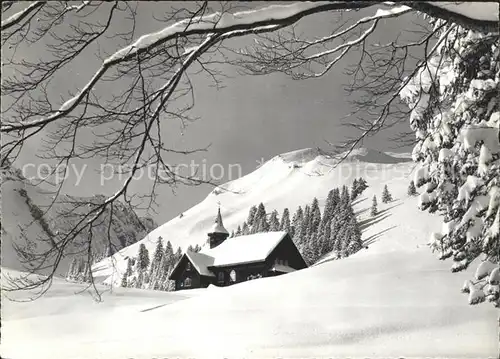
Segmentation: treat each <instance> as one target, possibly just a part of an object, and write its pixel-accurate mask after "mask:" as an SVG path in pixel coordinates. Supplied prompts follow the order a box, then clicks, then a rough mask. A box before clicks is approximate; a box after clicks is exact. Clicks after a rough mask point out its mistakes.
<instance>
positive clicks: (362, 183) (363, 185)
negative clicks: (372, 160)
mask: <svg viewBox="0 0 500 359" xmlns="http://www.w3.org/2000/svg"><path fill="white" fill-rule="evenodd" d="M367 188H368V183H366V180H365V179H364V178H363V177H359V178H358V186H357V192H358V196H359V195H360V194H362V193H363V192H364V191H365V189H367Z"/></svg>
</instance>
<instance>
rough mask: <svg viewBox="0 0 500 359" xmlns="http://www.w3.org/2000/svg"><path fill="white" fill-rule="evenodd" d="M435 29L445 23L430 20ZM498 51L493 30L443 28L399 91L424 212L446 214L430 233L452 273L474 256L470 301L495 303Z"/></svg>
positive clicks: (499, 191)
mask: <svg viewBox="0 0 500 359" xmlns="http://www.w3.org/2000/svg"><path fill="white" fill-rule="evenodd" d="M434 24H435V26H440V25H442V24H443V23H442V22H441V20H439V21H435V20H434ZM499 88H500V48H499V34H498V33H488V34H485V33H479V32H475V31H472V30H466V29H465V28H462V27H460V26H458V25H454V24H445V25H444V27H443V29H442V30H441V32H440V38H439V39H438V41H437V43H436V46H435V51H433V53H432V57H431V58H430V59H429V60H428V61H427V62H426V63H425V66H422V67H421V68H420V69H419V70H418V72H417V73H416V74H415V76H413V77H412V78H411V79H409V81H408V83H407V84H406V86H405V88H404V89H403V91H402V92H401V97H402V98H403V100H405V101H406V102H407V103H408V105H409V107H410V109H411V110H412V112H411V115H410V126H411V128H412V130H413V131H415V133H416V138H417V144H416V145H415V147H414V150H413V159H414V160H415V161H417V162H419V163H420V165H421V166H420V168H419V169H418V171H417V172H416V173H415V184H416V185H417V186H418V187H421V186H424V185H425V188H424V191H423V192H422V193H421V194H420V197H419V207H420V208H421V209H422V210H430V211H436V210H439V211H440V212H441V213H443V215H444V216H443V220H444V224H443V230H442V231H441V232H437V233H433V235H432V236H431V248H432V249H433V251H435V252H437V253H438V255H439V258H440V259H446V258H451V259H452V260H453V265H452V267H451V269H452V271H454V272H458V271H462V270H464V269H466V268H468V267H469V265H470V264H471V263H472V262H473V261H475V260H476V259H477V263H478V268H477V271H476V274H475V278H473V279H471V280H469V281H467V282H466V283H465V285H464V288H463V292H465V293H468V295H469V303H470V304H477V303H480V302H483V301H486V300H488V301H491V302H492V303H493V304H494V305H495V306H497V307H498V306H500V295H499V289H498V285H499V284H500V280H499V279H500V278H499V277H498V271H499V261H500V226H499V222H500V138H499V136H500V135H499V126H500V112H499V108H500V101H499Z"/></svg>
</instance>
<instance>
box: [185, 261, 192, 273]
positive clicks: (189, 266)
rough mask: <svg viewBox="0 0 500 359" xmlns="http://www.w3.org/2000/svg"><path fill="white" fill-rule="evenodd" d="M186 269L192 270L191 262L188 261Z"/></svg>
mask: <svg viewBox="0 0 500 359" xmlns="http://www.w3.org/2000/svg"><path fill="white" fill-rule="evenodd" d="M186 270H187V271H190V270H191V262H187V265H186Z"/></svg>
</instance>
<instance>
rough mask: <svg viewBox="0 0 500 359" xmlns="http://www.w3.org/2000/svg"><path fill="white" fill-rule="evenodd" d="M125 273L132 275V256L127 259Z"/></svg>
mask: <svg viewBox="0 0 500 359" xmlns="http://www.w3.org/2000/svg"><path fill="white" fill-rule="evenodd" d="M125 273H126V275H127V277H129V276H131V275H132V260H131V259H130V258H129V259H128V260H127V271H126V272H125Z"/></svg>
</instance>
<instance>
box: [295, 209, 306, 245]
mask: <svg viewBox="0 0 500 359" xmlns="http://www.w3.org/2000/svg"><path fill="white" fill-rule="evenodd" d="M303 217H304V212H303V210H302V207H301V206H299V207H298V208H297V211H296V212H295V214H294V215H293V219H292V232H293V237H292V239H293V241H294V243H295V244H296V245H298V244H299V242H300V238H301V228H302V220H303Z"/></svg>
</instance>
